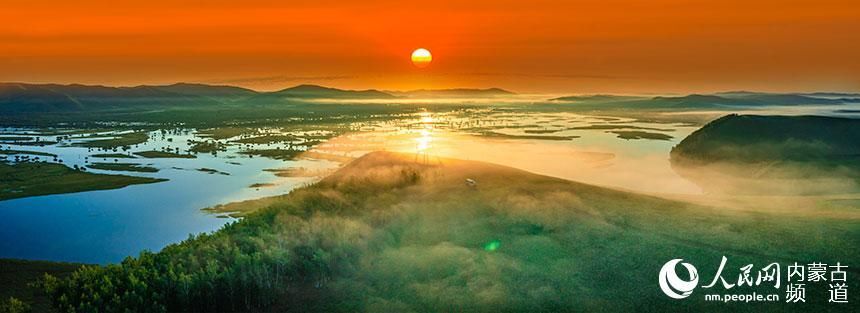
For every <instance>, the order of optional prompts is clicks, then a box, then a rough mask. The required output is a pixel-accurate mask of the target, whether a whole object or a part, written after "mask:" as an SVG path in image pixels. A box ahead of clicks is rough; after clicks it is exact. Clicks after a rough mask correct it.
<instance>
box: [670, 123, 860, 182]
mask: <svg viewBox="0 0 860 313" xmlns="http://www.w3.org/2000/svg"><path fill="white" fill-rule="evenodd" d="M670 155H671V161H672V165H673V166H674V167H675V168H676V169H677V170H679V172H680V173H681V174H682V175H684V176H687V177H688V178H690V179H691V180H693V181H696V182H697V183H700V184H701V185H703V187H705V188H706V189H723V187H728V189H727V190H724V191H732V190H737V191H744V192H752V191H764V190H761V189H774V190H779V189H780V188H784V189H787V190H791V189H795V190H798V191H804V192H807V193H809V192H811V193H827V192H850V191H854V190H855V189H856V187H857V185H858V181H860V178H858V177H860V119H851V118H838V117H825V116H759V115H736V114H732V115H727V116H724V117H721V118H719V119H716V120H714V121H712V122H711V123H709V124H707V125H705V126H704V127H702V128H701V129H699V130H697V131H695V132H693V133H692V134H690V135H689V136H688V137H687V138H684V140H682V141H681V142H680V143H679V144H678V145H677V146H675V147H674V148H673V149H672V151H671V153H670ZM717 177H720V178H719V179H717V180H714V179H712V178H717ZM733 178H736V179H737V181H735V182H729V181H722V180H726V179H729V180H730V179H733ZM772 180H778V181H772ZM757 181H760V183H757ZM775 182H776V184H773V183H775ZM755 184H760V185H762V186H761V187H752V185H755ZM717 185H724V186H723V187H717ZM768 185H772V186H768ZM794 187H797V188H794ZM809 188H812V189H809Z"/></svg>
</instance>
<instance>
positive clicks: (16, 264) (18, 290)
mask: <svg viewBox="0 0 860 313" xmlns="http://www.w3.org/2000/svg"><path fill="white" fill-rule="evenodd" d="M81 265H82V264H76V263H61V262H47V261H29V260H14V259H0V286H2V287H0V302H2V301H5V300H7V299H9V297H15V298H16V299H19V300H22V301H24V302H25V303H28V304H30V305H31V307H32V309H33V312H55V310H53V309H52V308H51V305H50V304H51V302H50V299H49V298H48V297H47V296H46V295H45V294H44V292H42V291H41V290H38V289H36V288H32V287H30V286H29V284H30V283H32V282H34V281H36V280H38V279H40V278H42V276H44V274H46V273H47V274H51V275H53V276H56V277H68V276H69V275H71V274H72V273H73V272H74V271H75V270H77V269H78V268H80V267H81Z"/></svg>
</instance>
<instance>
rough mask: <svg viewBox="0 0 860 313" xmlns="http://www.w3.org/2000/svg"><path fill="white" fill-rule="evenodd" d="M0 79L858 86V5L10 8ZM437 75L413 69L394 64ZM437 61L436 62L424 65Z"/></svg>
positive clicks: (614, 87) (575, 88)
mask: <svg viewBox="0 0 860 313" xmlns="http://www.w3.org/2000/svg"><path fill="white" fill-rule="evenodd" d="M0 20H3V21H4V23H2V25H0V38H2V40H0V68H2V69H3V70H2V71H0V81H24V82H56V83H83V84H106V85H137V84H159V83H173V82H176V81H191V82H201V83H215V84H230V85H239V86H243V87H250V88H254V89H259V90H276V89H280V88H284V87H286V86H291V85H296V84H301V83H314V84H319V85H326V86H333V87H338V88H350V89H364V88H380V89H389V90H403V89H421V88H443V87H447V88H452V87H476V88H477V87H482V88H487V87H499V88H504V89H508V90H514V91H519V92H553V93H570V92H584V93H588V92H628V93H635V92H649V93H652V92H664V93H665V92H710V91H723V90H733V89H739V88H747V89H755V90H770V91H785V90H792V91H797V90H817V89H827V90H857V88H860V87H858V86H860V78H858V75H857V74H856V73H858V72H860V62H858V60H860V59H858V58H857V57H856V51H858V50H860V38H858V34H860V2H857V1H844V0H821V1H808V0H801V1H792V2H791V4H790V5H789V4H787V3H785V2H783V1H774V0H765V1H754V2H749V1H738V0H730V1H709V2H701V1H695V2H689V1H678V0H658V1H622V0H613V1H609V2H606V1H592V0H576V1H538V2H515V1H501V2H498V1H472V2H469V3H463V2H459V1H434V2H428V3H422V8H421V9H420V10H414V9H413V7H412V3H409V2H398V1H378V2H371V3H367V2H330V1H322V2H307V1H299V2H275V1H266V0H252V1H243V2H241V3H238V2H233V1H212V2H207V4H206V6H205V7H201V6H199V5H197V3H187V4H183V3H179V4H177V3H175V2H173V1H164V0H156V1H122V2H114V3H111V4H110V5H105V3H104V2H102V1H84V2H75V3H71V2H65V1H37V2H34V1H10V2H9V3H4V7H3V10H0ZM418 47H432V48H433V49H432V51H434V52H436V51H439V52H441V51H444V56H445V62H444V63H439V62H434V63H433V65H432V66H431V67H432V69H433V71H432V75H428V74H429V73H430V72H429V71H415V66H414V65H413V64H410V63H407V62H404V61H405V55H404V54H406V53H408V52H407V51H413V50H414V49H416V48H418ZM437 61H438V60H437Z"/></svg>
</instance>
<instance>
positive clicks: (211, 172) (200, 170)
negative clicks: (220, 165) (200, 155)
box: [197, 167, 230, 175]
mask: <svg viewBox="0 0 860 313" xmlns="http://www.w3.org/2000/svg"><path fill="white" fill-rule="evenodd" d="M197 171H199V172H203V173H207V174H221V175H230V173H227V172H222V171H219V170H216V169H214V168H208V167H201V168H198V169H197Z"/></svg>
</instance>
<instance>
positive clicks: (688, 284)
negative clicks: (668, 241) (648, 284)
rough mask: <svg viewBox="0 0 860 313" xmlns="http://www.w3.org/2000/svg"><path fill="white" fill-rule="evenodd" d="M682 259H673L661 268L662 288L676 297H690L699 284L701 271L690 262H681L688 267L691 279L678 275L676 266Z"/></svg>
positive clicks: (668, 294)
mask: <svg viewBox="0 0 860 313" xmlns="http://www.w3.org/2000/svg"><path fill="white" fill-rule="evenodd" d="M681 261H682V259H674V260H671V261H669V262H666V264H664V265H663V268H662V269H660V289H662V290H663V293H665V294H666V295H667V296H669V297H671V298H674V299H684V298H686V297H689V296H690V294H692V293H693V289H694V288H696V286H697V285H698V284H699V273H698V272H697V271H696V267H695V266H693V265H692V264H690V263H681V265H683V266H684V267H686V268H687V272H688V273H689V274H690V275H689V276H690V279H689V280H683V279H681V278H680V277H678V273H675V266H676V265H678V263H679V262H681Z"/></svg>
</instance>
